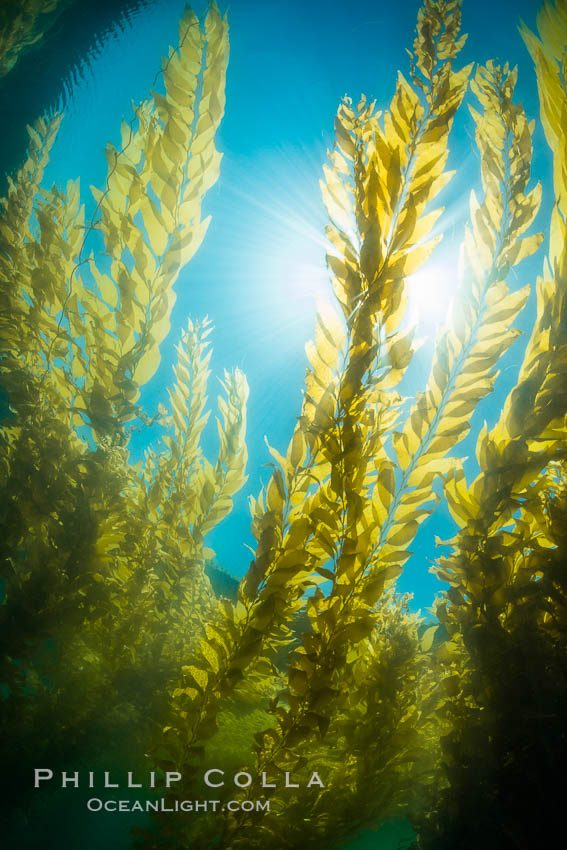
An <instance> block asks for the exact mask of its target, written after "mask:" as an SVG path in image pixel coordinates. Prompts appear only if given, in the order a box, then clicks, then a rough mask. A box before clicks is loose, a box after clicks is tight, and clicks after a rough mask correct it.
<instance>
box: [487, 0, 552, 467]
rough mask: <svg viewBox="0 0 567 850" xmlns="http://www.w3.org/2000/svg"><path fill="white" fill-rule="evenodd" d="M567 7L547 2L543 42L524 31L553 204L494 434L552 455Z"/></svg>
mask: <svg viewBox="0 0 567 850" xmlns="http://www.w3.org/2000/svg"><path fill="white" fill-rule="evenodd" d="M566 17H567V9H566V7H565V3H564V2H559V3H558V4H557V5H554V4H551V3H545V4H544V5H543V7H542V10H541V12H540V13H539V15H538V28H539V30H540V36H541V41H540V40H539V39H538V38H536V36H535V35H534V34H533V33H531V32H530V31H529V30H527V29H526V28H525V27H523V28H522V35H523V37H524V40H525V42H526V44H527V46H528V48H529V50H530V53H531V55H532V58H533V59H534V62H535V66H536V73H537V79H538V88H539V94H540V104H541V118H542V123H543V126H544V129H545V133H546V137H547V141H548V142H549V145H550V147H551V149H552V151H553V164H554V166H553V170H554V184H555V205H554V209H553V212H552V216H551V228H550V241H549V260H548V262H546V263H545V265H544V272H543V276H542V278H540V279H539V280H538V289H537V298H538V301H537V318H536V322H535V325H534V329H533V332H532V335H531V337H530V340H529V342H528V347H527V350H526V354H525V357H524V362H523V364H522V368H521V370H520V376H519V380H518V384H517V386H516V387H515V388H514V390H513V391H512V392H511V393H510V396H509V397H508V399H507V400H506V404H505V406H504V410H503V413H502V417H501V419H500V422H499V425H498V427H497V428H495V429H494V430H493V432H492V433H491V434H490V439H491V441H492V442H493V443H494V444H495V445H496V447H498V448H497V450H498V451H499V452H500V453H501V452H502V451H503V446H505V445H506V442H507V441H509V440H512V441H514V440H517V438H521V437H522V436H525V437H527V438H529V439H532V440H535V441H537V443H535V444H534V448H535V449H536V450H539V449H544V450H546V451H548V452H549V454H550V456H553V451H554V447H557V446H558V443H557V441H559V444H560V443H561V441H562V439H563V438H564V429H565V424H564V417H565V412H566V409H565V405H564V404H563V399H564V398H565V394H566V392H567V386H566V384H565V375H566V374H567V337H566V330H565V328H566V327H567V247H566V245H567V226H566V218H567V134H566V132H565V126H567V87H566V82H565V62H566V56H567V26H566V23H565V21H566Z"/></svg>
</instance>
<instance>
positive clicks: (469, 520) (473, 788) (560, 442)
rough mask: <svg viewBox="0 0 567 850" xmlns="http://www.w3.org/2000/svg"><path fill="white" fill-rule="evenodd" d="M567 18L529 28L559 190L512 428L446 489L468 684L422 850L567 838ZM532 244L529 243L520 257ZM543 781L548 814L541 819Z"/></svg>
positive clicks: (447, 662)
mask: <svg viewBox="0 0 567 850" xmlns="http://www.w3.org/2000/svg"><path fill="white" fill-rule="evenodd" d="M565 13H566V10H565V4H564V3H563V2H560V3H559V4H557V6H555V5H553V4H551V3H545V4H544V7H543V9H542V11H541V12H540V14H539V16H538V28H539V32H540V36H541V41H540V40H539V39H538V38H537V37H536V36H534V35H533V34H532V33H530V32H529V31H528V30H526V29H525V28H524V29H523V36H524V39H525V41H526V43H527V45H528V47H529V49H530V52H531V54H532V56H533V58H534V60H535V64H536V72H537V76H538V86H539V90H540V101H541V113H542V123H543V125H544V128H545V131H546V135H547V138H548V141H549V142H550V145H551V146H552V149H553V156H554V175H555V190H556V193H557V195H556V202H555V206H554V209H553V211H552V221H551V230H550V245H549V257H548V259H546V261H545V263H544V274H543V278H541V279H539V280H538V287H537V299H538V309H537V317H536V321H535V324H534V329H533V332H532V334H531V337H530V340H529V342H528V346H527V349H526V354H525V357H524V361H523V364H522V367H521V370H520V376H519V380H518V384H517V385H516V387H514V389H513V390H512V391H511V392H510V394H509V395H508V397H507V399H506V402H505V404H504V407H503V411H502V414H501V416H500V419H499V421H498V423H497V424H496V425H495V426H494V428H493V429H492V430H491V431H487V429H486V428H485V429H483V431H482V432H481V434H480V436H479V439H478V442H477V459H478V463H479V466H480V473H479V474H478V475H477V477H476V479H475V481H474V482H473V483H472V484H471V485H470V486H467V483H466V481H465V477H464V474H463V473H462V471H461V470H457V471H456V472H455V474H454V475H453V476H452V478H450V479H449V480H448V481H447V483H446V493H447V497H448V500H449V505H450V508H451V511H452V513H453V516H454V518H455V519H456V521H457V522H458V524H459V526H460V528H461V530H460V531H459V533H458V535H457V536H456V537H455V539H454V540H453V541H451V544H452V546H453V551H452V553H451V554H450V555H448V556H447V557H446V558H442V559H440V561H439V565H438V567H437V568H436V569H435V572H436V573H437V575H438V576H439V577H440V578H442V579H444V580H445V581H446V582H448V584H449V589H448V590H447V591H445V592H444V593H443V595H442V597H441V599H440V600H439V601H438V604H437V608H436V613H437V615H438V617H439V619H440V620H441V622H442V623H443V624H444V626H445V627H446V629H447V631H448V632H449V635H450V640H449V641H446V642H444V643H442V644H441V645H440V646H439V648H438V652H437V660H438V663H439V665H440V676H441V677H442V678H443V676H446V675H447V673H448V672H449V668H451V669H452V672H451V678H452V679H453V680H454V684H453V698H452V700H450V701H449V702H448V703H447V705H446V716H447V718H448V719H449V720H450V722H451V728H450V730H449V733H448V734H447V735H446V737H445V738H444V740H443V751H444V754H443V761H444V763H445V765H446V775H447V778H448V780H449V787H448V789H447V791H446V792H445V793H442V794H441V796H440V798H439V801H438V804H437V806H436V807H435V808H434V809H433V810H432V811H431V814H430V815H429V816H426V817H425V818H424V821H422V823H421V826H420V833H421V834H420V842H419V846H420V847H424V848H431V850H433V848H435V850H441V848H445V847H453V846H456V845H459V846H464V847H471V848H472V847H477V846H479V844H480V843H481V842H484V840H485V836H486V834H487V833H490V834H491V835H492V834H493V830H492V825H493V824H494V823H496V822H497V823H498V824H499V828H498V830H497V831H496V832H495V833H494V838H493V840H492V839H491V842H489V844H488V846H490V847H492V846H494V847H497V846H498V847H500V846H502V842H503V841H504V842H505V841H507V840H508V837H509V836H510V835H512V834H514V835H515V836H516V837H517V838H515V839H514V841H515V843H516V844H517V846H518V847H525V848H529V847H532V846H534V845H535V844H537V841H538V840H539V839H538V834H539V829H540V824H541V822H542V820H544V821H545V822H546V824H547V827H548V829H549V831H550V835H553V836H554V837H557V839H558V840H561V836H562V834H563V829H564V825H563V823H562V820H561V818H560V817H558V816H557V811H558V807H559V803H558V796H557V792H556V790H555V789H556V779H555V777H556V775H557V774H558V772H560V770H561V769H562V767H561V766H562V764H563V763H564V760H565V741H564V735H563V728H564V723H565V719H564V718H565V705H566V704H567V702H566V693H567V689H566V685H565V676H564V658H565V635H566V624H567V576H566V572H565V563H566V560H565V559H566V546H565V544H566V541H565V534H564V529H565V515H564V512H565V422H566V413H567V407H566V401H565V400H566V398H567V388H566V386H565V375H566V373H567V372H566V365H567V347H566V342H567V340H566V337H565V334H566V323H565V291H566V283H567V278H566V259H567V241H566V230H565V211H566V208H565V197H566V195H565V189H566V185H567V170H566V162H567V156H566V155H567V144H566V142H567V131H566V128H567V122H566V121H565V117H566V116H567V90H566V88H565V57H566V56H567V29H566V26H565V23H566V14H565ZM521 174H522V172H521V170H518V171H517V172H515V175H516V176H521ZM530 218H531V211H530V210H529V209H526V206H525V204H523V203H519V204H517V205H516V206H515V208H513V209H512V216H511V221H512V222H514V221H516V222H518V223H519V226H520V227H522V228H523V226H524V224H526V226H527V223H529V220H530ZM528 240H529V237H528V238H527V240H526V239H524V240H523V241H522V242H520V245H519V252H520V254H522V253H523V251H524V246H526V245H527V246H529V245H530V242H529V241H528ZM512 255H513V256H515V252H513V254H512ZM455 660H457V662H458V663H457V665H456V667H455ZM520 702H521V704H522V706H523V710H522V712H520V713H518V711H517V705H518V704H519V703H520ZM544 718H545V724H544V723H542V721H543V720H544ZM526 742H530V743H529V745H528V746H527V745H526ZM535 777H537V779H535ZM536 782H537V786H538V794H539V799H540V800H541V806H540V807H539V808H538V812H537V814H534V813H533V811H532V810H531V809H530V804H531V789H533V787H535V783H536ZM455 800H458V801H459V803H458V805H457V806H455V803H454V801H455Z"/></svg>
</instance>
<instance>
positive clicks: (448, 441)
mask: <svg viewBox="0 0 567 850" xmlns="http://www.w3.org/2000/svg"><path fill="white" fill-rule="evenodd" d="M515 81H516V73H515V72H514V71H510V70H509V69H508V68H507V67H504V68H503V69H502V68H500V67H499V66H497V65H494V64H493V63H491V62H490V63H488V65H487V66H486V68H479V69H478V71H477V73H476V78H475V80H474V82H473V84H472V86H473V90H474V92H475V94H476V95H477V97H478V99H479V100H480V102H481V105H482V107H483V112H482V114H481V113H479V112H477V111H476V110H472V113H473V117H474V119H475V123H476V139H477V144H478V147H479V150H480V153H481V168H482V182H483V188H484V192H485V195H484V198H483V200H482V202H481V203H479V202H478V201H477V199H476V197H475V195H474V193H473V194H472V196H471V224H470V226H468V227H467V229H466V234H465V241H464V243H463V246H462V258H461V281H460V285H459V287H458V289H457V291H456V296H455V303H454V307H453V311H452V315H451V319H450V323H449V325H448V327H447V328H446V329H445V330H443V332H442V333H441V334H440V336H439V338H438V341H437V345H436V349H435V353H434V358H433V364H432V369H431V374H430V377H429V380H428V385H427V389H426V391H425V393H420V394H418V396H417V399H416V402H415V404H414V405H413V406H412V409H411V411H410V414H409V416H408V418H407V420H406V422H405V424H404V427H403V429H402V430H401V431H400V433H398V434H396V435H395V437H394V448H395V451H396V465H395V467H394V470H395V475H396V484H395V486H394V487H393V488H392V492H391V493H390V494H388V493H386V494H384V495H387V496H388V500H387V501H386V502H383V501H382V500H381V499H380V498H378V499H375V502H376V506H377V509H378V510H379V511H380V514H381V528H380V538H379V542H378V546H380V545H383V544H386V545H388V543H389V539H390V537H391V536H392V535H394V534H396V533H398V534H399V531H400V528H404V527H405V528H406V529H407V531H406V540H407V543H409V542H410V541H411V539H412V538H413V536H414V534H415V531H416V530H417V527H418V523H419V522H420V521H421V520H422V519H423V518H425V517H426V516H427V515H428V512H430V511H431V510H432V507H431V501H430V499H431V484H432V482H433V481H434V479H435V478H436V477H437V476H438V475H443V474H446V473H447V472H449V470H450V469H451V467H452V466H454V463H455V462H454V459H451V458H447V457H446V455H447V453H448V452H449V451H451V450H452V449H453V448H454V446H455V445H456V444H457V443H458V442H459V441H460V440H462V439H463V438H464V437H465V436H466V435H467V433H468V431H469V428H470V418H471V416H472V414H473V412H474V410H475V408H476V406H477V404H478V403H479V401H480V400H481V399H482V398H484V397H485V396H486V395H487V394H488V393H489V392H490V391H491V390H492V388H493V386H494V382H495V380H496V377H497V375H498V372H497V371H496V368H495V367H496V364H497V362H498V360H499V358H500V357H501V356H502V355H503V354H504V353H505V352H506V351H507V349H508V348H509V347H510V345H511V344H512V343H513V342H514V340H515V339H516V338H517V337H518V335H519V331H518V330H516V329H515V328H513V327H511V326H510V325H511V323H512V322H513V321H514V319H515V318H516V316H517V315H518V313H519V312H520V310H522V308H523V307H524V305H525V303H526V299H527V297H528V287H524V288H523V289H520V290H517V291H515V292H510V291H509V289H508V286H507V284H506V277H507V275H508V273H509V271H510V269H511V267H513V266H514V265H516V264H517V263H519V262H520V261H521V260H522V259H523V258H524V257H526V256H529V254H531V253H532V252H533V251H535V250H536V249H537V248H538V246H539V245H540V243H541V240H542V238H543V236H542V234H535V235H533V236H528V237H524V238H523V239H522V238H520V237H521V235H522V234H523V232H524V231H525V229H526V228H527V227H528V226H529V225H530V224H531V222H532V221H533V218H534V217H535V215H536V213H537V210H538V208H539V202H540V196H541V187H540V186H539V185H538V186H536V187H535V188H534V189H531V190H529V189H528V183H529V176H530V164H531V151H532V146H531V132H530V128H529V126H528V122H527V119H526V116H525V114H524V111H523V109H522V107H521V106H519V105H516V104H515V103H514V101H513V99H512V98H513V93H514V85H515ZM398 517H400V519H397V518H398ZM408 525H409V528H408ZM412 525H413V529H412V527H411V526H412ZM390 545H391V544H390Z"/></svg>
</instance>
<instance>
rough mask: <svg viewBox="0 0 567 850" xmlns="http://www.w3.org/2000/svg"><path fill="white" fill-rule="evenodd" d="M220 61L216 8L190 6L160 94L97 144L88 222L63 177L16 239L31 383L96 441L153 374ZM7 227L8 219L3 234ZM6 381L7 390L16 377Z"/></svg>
mask: <svg viewBox="0 0 567 850" xmlns="http://www.w3.org/2000/svg"><path fill="white" fill-rule="evenodd" d="M227 57H228V40H227V26H226V22H225V21H223V20H222V19H221V18H220V16H219V13H218V10H217V8H216V6H213V7H211V9H210V10H209V12H208V14H207V16H206V18H205V21H204V23H203V25H202V26H201V24H200V23H199V21H198V19H197V18H196V17H195V16H194V14H193V13H192V12H191V11H190V10H189V9H188V10H187V11H186V13H185V15H184V17H183V19H182V21H181V23H180V43H179V48H178V50H173V49H172V50H171V51H170V55H169V57H168V59H167V60H164V64H163V72H162V73H163V80H164V84H165V94H159V93H158V92H154V93H153V96H152V98H150V99H149V100H147V101H145V102H144V103H143V104H142V105H141V106H140V107H138V109H137V110H136V120H135V122H133V123H132V125H130V126H128V125H127V124H126V123H123V126H122V146H121V149H120V150H116V149H115V148H114V147H113V146H112V145H111V144H109V145H108V146H107V148H106V156H107V160H108V177H107V181H106V187H105V190H104V191H99V190H96V189H93V192H94V194H95V199H96V201H97V207H96V211H95V214H94V216H93V219H91V221H90V223H89V225H88V227H87V228H86V229H85V228H83V225H82V220H81V218H80V216H79V215H78V203H79V202H78V184H74V183H70V184H69V185H68V187H67V192H66V193H64V192H61V191H60V190H57V189H55V188H54V189H52V190H51V191H49V192H44V194H43V197H42V198H41V199H40V200H39V201H38V202H37V205H36V219H37V226H36V227H35V228H34V231H33V234H32V235H31V236H30V237H29V238H28V239H27V240H26V242H25V244H24V246H22V249H21V250H22V252H24V253H25V262H24V255H22V256H21V257H20V259H19V260H18V267H19V269H20V279H19V280H18V281H17V282H16V283H13V284H12V288H13V289H14V286H15V287H16V289H15V290H14V299H15V300H16V302H23V304H18V303H16V304H13V305H11V306H10V309H11V313H12V315H14V314H15V315H16V316H18V315H21V316H22V318H23V320H24V322H30V323H32V325H33V331H32V332H35V348H36V350H37V360H38V362H37V363H36V364H35V365H34V368H33V370H31V374H30V379H32V380H33V381H35V382H39V384H40V386H41V387H45V386H46V385H50V384H51V385H53V386H54V388H55V389H56V391H57V392H58V393H59V394H60V395H61V402H62V408H66V409H67V411H68V416H69V417H70V419H71V421H72V422H73V424H75V425H80V424H83V423H86V424H88V425H90V427H91V428H92V430H93V432H94V435H95V437H96V438H97V439H102V438H103V437H105V436H110V437H111V438H112V439H115V440H123V439H124V432H123V426H124V423H125V422H126V421H128V420H129V419H132V418H133V417H135V416H136V415H137V414H138V408H137V406H136V404H135V402H136V400H137V398H138V395H139V387H140V386H142V385H143V384H144V383H145V382H146V381H147V380H149V378H150V377H151V376H152V375H153V373H154V372H155V370H156V368H157V366H158V364H159V345H160V343H161V342H162V340H163V339H164V337H165V335H166V334H167V331H168V329H169V315H170V312H171V308H172V306H173V302H174V298H175V296H174V293H173V290H172V286H173V283H174V282H175V280H176V278H177V276H178V274H179V271H180V269H181V268H182V267H183V265H184V264H185V263H186V262H187V261H188V260H189V259H190V257H191V256H192V254H193V253H194V252H195V250H196V249H197V248H198V246H199V244H200V242H201V240H202V238H203V236H204V233H205V231H206V228H207V224H208V219H205V220H202V219H201V200H202V197H203V195H204V193H205V192H206V190H207V189H208V188H209V187H210V185H211V184H212V183H213V182H214V181H215V180H216V178H217V176H218V168H219V162H220V155H219V154H218V152H217V151H216V149H215V146H214V134H215V131H216V128H217V126H218V124H219V121H220V119H221V117H222V114H223V110H224V79H225V71H226V63H227ZM28 182H29V181H28ZM26 186H27V183H26V182H25V175H24V183H23V184H22V186H21V187H20V189H19V190H18V191H19V192H20V193H21V192H25V191H28V204H29V203H31V199H32V198H33V188H34V187H33V185H29V186H27V189H26ZM12 194H14V193H13V192H12ZM8 200H10V196H9V198H8ZM15 200H16V199H15V197H14V201H15ZM12 227H13V225H12V224H11V223H10V219H9V218H7V217H6V218H5V220H4V233H6V228H8V230H10V229H11V228H12ZM99 231H100V232H101V233H102V236H103V238H104V247H105V254H106V256H105V257H104V258H103V259H102V260H100V259H99V260H97V262H95V260H94V254H93V253H92V252H91V254H90V255H88V256H87V254H86V251H87V248H88V245H89V244H90V240H91V239H92V238H94V237H93V234H95V235H96V234H97V233H98V232H99ZM99 256H100V254H99ZM87 260H88V267H87V269H86V270H85V269H84V268H83V266H84V264H85V262H86V261H87ZM24 269H25V277H24V279H22V275H23V274H24ZM18 307H19V309H18ZM22 332H23V333H26V328H23V329H22ZM21 335H22V334H21V333H20V336H21ZM14 350H15V351H17V350H18V348H17V340H16V342H14ZM6 380H7V389H8V392H9V394H11V391H12V386H11V384H13V383H16V380H15V379H14V380H11V379H10V376H9V375H8V377H7V379H6ZM39 395H40V396H41V395H42V393H41V392H40V393H39ZM35 396H36V397H37V393H35Z"/></svg>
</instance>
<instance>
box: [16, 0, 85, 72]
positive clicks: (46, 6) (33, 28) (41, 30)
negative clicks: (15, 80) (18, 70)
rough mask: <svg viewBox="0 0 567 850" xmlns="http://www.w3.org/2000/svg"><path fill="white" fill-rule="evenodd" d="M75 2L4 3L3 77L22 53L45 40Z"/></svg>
mask: <svg viewBox="0 0 567 850" xmlns="http://www.w3.org/2000/svg"><path fill="white" fill-rule="evenodd" d="M72 1H73V0H3V2H2V6H1V7H0V77H3V76H4V75H5V74H7V73H8V72H9V71H11V70H12V68H13V67H14V65H15V64H16V62H17V61H18V59H19V57H20V54H21V53H23V52H25V51H26V50H27V49H28V48H29V47H31V46H32V45H34V44H36V43H37V42H38V41H39V40H40V39H41V38H43V36H44V34H45V32H46V31H47V30H48V29H49V28H50V27H51V26H52V25H53V24H54V23H55V21H56V19H57V18H58V17H59V15H60V14H61V12H63V10H64V9H65V8H66V7H67V6H69V5H70V3H71V2H72ZM44 16H45V17H44Z"/></svg>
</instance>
